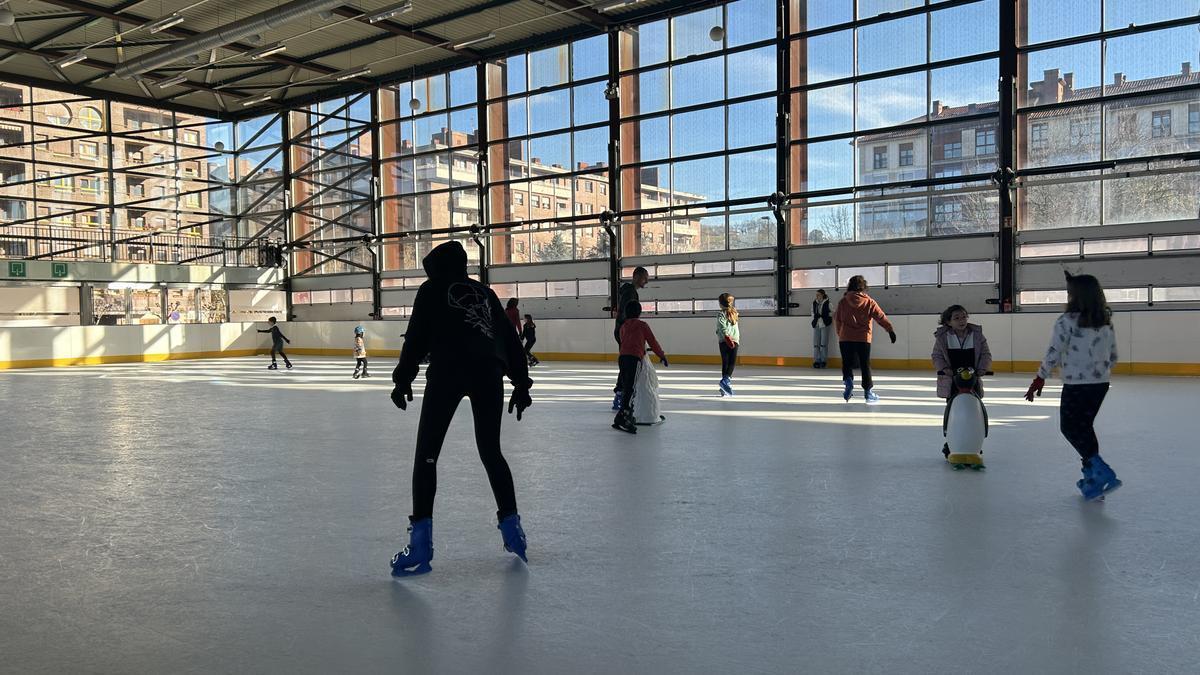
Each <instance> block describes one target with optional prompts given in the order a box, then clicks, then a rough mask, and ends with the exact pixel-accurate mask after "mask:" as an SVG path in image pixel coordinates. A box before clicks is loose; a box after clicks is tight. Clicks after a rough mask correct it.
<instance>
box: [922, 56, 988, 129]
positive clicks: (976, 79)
mask: <svg viewBox="0 0 1200 675" xmlns="http://www.w3.org/2000/svg"><path fill="white" fill-rule="evenodd" d="M998 68H999V62H998V61H996V60H995V59H990V60H987V61H977V62H975V63H965V64H963V65H961V66H952V67H950V68H938V69H936V70H934V71H933V72H932V73H930V87H931V88H930V92H929V98H930V99H932V101H931V103H930V104H929V105H930V114H931V116H932V119H935V120H937V119H945V118H947V117H957V116H959V115H974V114H977V113H984V112H991V113H995V112H996V111H998V110H999V108H1000V104H999V95H998V93H997V91H996V82H997V80H998V79H999V70H998Z"/></svg>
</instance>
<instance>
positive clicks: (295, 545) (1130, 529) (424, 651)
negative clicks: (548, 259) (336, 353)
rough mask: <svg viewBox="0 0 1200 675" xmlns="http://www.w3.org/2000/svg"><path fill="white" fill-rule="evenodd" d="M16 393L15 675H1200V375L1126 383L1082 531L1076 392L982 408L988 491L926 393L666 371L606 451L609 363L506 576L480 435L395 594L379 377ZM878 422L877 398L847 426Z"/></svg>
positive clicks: (529, 494)
mask: <svg viewBox="0 0 1200 675" xmlns="http://www.w3.org/2000/svg"><path fill="white" fill-rule="evenodd" d="M298 362H299V367H298V368H297V369H296V370H294V371H291V372H288V371H279V372H268V371H266V370H264V369H263V366H264V365H265V362H264V360H263V359H261V358H255V359H233V360H221V361H190V362H174V363H166V364H146V365H122V366H105V367H94V368H72V369H48V370H28V371H10V372H4V373H0V403H2V409H3V411H4V416H3V419H4V423H3V427H4V428H3V432H2V434H0V439H2V442H0V513H2V514H3V517H2V518H0V607H2V608H3V611H0V655H2V656H0V671H4V672H14V673H38V672H44V673H64V672H89V673H91V672H95V673H161V672H173V673H218V672H229V673H235V672H236V673H245V672H255V673H285V672H286V673H331V672H346V673H349V672H354V673H376V672H378V673H398V672H403V673H426V672H433V673H463V672H480V673H484V672H486V673H519V672H529V673H631V672H636V673H783V672H811V673H877V672H878V673H884V672H886V673H966V672H981V673H1019V672H1030V673H1032V672H1055V673H1065V672H1081V673H1082V672H1088V673H1168V672H1195V669H1196V667H1197V663H1198V662H1200V580H1198V579H1197V574H1196V571H1197V559H1198V558H1200V544H1198V543H1197V542H1198V538H1197V534H1198V531H1200V528H1198V527H1197V525H1196V513H1197V510H1198V509H1197V507H1198V506H1200V499H1198V498H1197V490H1196V487H1195V486H1196V477H1197V476H1198V475H1200V455H1198V453H1197V452H1196V438H1197V436H1198V434H1197V431H1198V429H1197V427H1198V425H1197V422H1196V413H1195V411H1196V406H1195V403H1194V401H1195V397H1196V395H1197V393H1200V381H1197V380H1193V379H1142V378H1122V379H1118V380H1117V381H1116V383H1115V385H1114V387H1113V390H1112V393H1111V394H1110V397H1109V400H1108V402H1107V404H1106V406H1105V408H1104V411H1103V412H1102V415H1101V419H1100V422H1099V425H1098V427H1099V431H1100V434H1101V439H1102V444H1103V448H1104V455H1105V456H1106V458H1107V459H1108V460H1109V462H1110V463H1111V464H1112V465H1113V467H1114V468H1115V469H1116V470H1117V472H1118V473H1119V474H1120V476H1121V477H1122V478H1123V479H1124V480H1125V487H1124V488H1123V489H1122V490H1121V491H1119V492H1117V493H1116V494H1114V495H1113V496H1112V497H1110V498H1109V500H1108V501H1107V503H1104V504H1096V503H1084V502H1082V501H1081V499H1080V498H1079V495H1078V493H1077V492H1076V490H1075V487H1074V482H1075V480H1076V478H1077V477H1078V471H1079V470H1078V462H1077V460H1076V459H1075V458H1074V455H1073V452H1072V451H1071V450H1070V449H1069V448H1068V446H1067V445H1066V443H1065V442H1064V441H1063V440H1062V439H1061V437H1060V436H1059V434H1058V432H1057V421H1056V413H1057V407H1056V406H1057V394H1058V389H1057V387H1054V388H1049V387H1048V388H1047V396H1046V397H1045V398H1044V399H1042V400H1041V401H1039V403H1038V404H1036V405H1034V404H1026V403H1024V401H1021V400H1020V395H1021V393H1022V392H1023V391H1024V389H1025V386H1026V383H1027V378H1026V377H1025V376H1019V377H1018V376H1000V377H996V378H993V380H992V384H991V386H990V387H989V390H988V392H989V397H988V403H989V412H990V414H991V416H992V421H993V424H994V426H993V433H992V437H991V439H990V440H989V442H988V446H987V453H986V456H987V459H988V470H987V471H986V472H984V473H973V472H954V471H953V470H951V469H950V468H949V467H947V466H946V465H945V464H944V463H943V461H942V458H941V454H940V452H939V448H940V446H941V437H940V421H941V410H942V408H941V403H940V402H939V401H938V400H937V399H935V398H934V397H933V395H932V378H930V377H927V376H925V375H922V374H918V373H885V374H882V375H881V376H880V377H879V383H878V391H879V392H880V394H881V395H882V396H884V402H883V404H881V405H879V406H877V407H871V408H868V407H866V406H865V405H863V404H862V403H861V402H854V403H850V404H844V403H843V402H842V401H841V399H840V398H839V393H838V379H839V376H838V374H837V373H836V372H832V371H825V372H820V371H808V370H792V369H764V368H742V369H740V370H739V373H738V377H737V379H736V381H735V386H736V387H737V390H738V394H739V395H738V397H737V398H736V399H734V400H722V399H719V398H717V397H716V396H715V393H716V382H715V380H716V376H715V375H714V373H713V370H712V369H711V368H704V367H687V366H677V367H675V368H671V369H670V370H667V371H662V370H660V371H659V372H660V377H661V379H662V383H663V387H664V391H663V402H662V405H663V410H664V412H665V414H666V415H667V417H668V419H667V421H666V423H665V424H663V425H661V426H659V427H654V428H649V429H645V430H643V431H642V432H641V433H640V434H639V435H638V436H636V437H631V436H628V435H625V434H622V433H619V432H616V431H613V430H612V429H610V428H609V426H608V425H609V424H610V422H611V419H612V418H611V413H610V412H609V411H608V404H609V400H610V398H611V394H610V389H611V385H612V381H613V379H614V371H613V369H612V368H609V367H607V366H602V365H579V364H546V365H544V366H541V367H539V368H537V369H535V371H534V374H533V375H534V377H535V378H536V380H537V384H536V386H535V388H534V392H533V393H534V398H535V404H534V407H533V408H531V409H530V410H529V414H528V417H526V419H525V420H524V421H522V422H520V423H516V421H515V419H514V418H511V417H508V418H506V421H505V427H504V441H505V444H506V446H505V447H506V454H507V456H508V458H509V461H510V463H511V465H512V467H513V473H514V474H515V476H516V486H517V497H518V502H519V504H520V507H521V512H522V516H523V520H524V523H525V527H526V531H527V532H528V535H529V547H530V548H529V559H530V563H529V566H528V568H526V567H525V566H524V565H522V564H521V563H520V562H519V561H517V560H516V559H515V558H514V557H513V556H511V555H510V554H507V553H505V552H504V551H503V550H502V548H501V542H500V535H499V533H498V532H497V530H496V529H495V522H494V508H495V505H494V503H493V501H492V497H491V494H490V491H489V490H488V486H487V481H486V479H485V477H484V473H483V470H482V467H481V466H480V465H479V462H478V459H477V458H476V456H475V451H474V444H473V439H472V436H471V428H470V422H469V420H470V416H469V414H467V413H468V411H467V409H466V405H465V404H464V406H463V407H462V408H460V414H459V416H458V418H457V420H456V423H455V425H454V426H453V427H452V429H451V432H450V437H449V439H448V442H447V447H446V449H445V451H444V452H443V455H442V460H441V463H440V469H439V473H440V475H441V484H440V486H439V492H438V503H437V508H436V512H435V519H434V520H435V528H434V541H435V546H436V550H437V557H436V559H435V560H434V563H433V567H434V571H433V573H432V574H430V575H427V576H424V577H417V578H410V579H407V580H404V581H401V582H396V581H393V580H392V579H391V578H390V576H389V575H388V571H389V568H388V564H387V563H388V559H389V558H390V556H391V555H392V553H393V552H394V551H395V550H396V549H397V548H398V547H399V546H401V545H402V542H403V541H404V526H405V516H406V515H407V514H408V513H409V506H410V503H409V475H410V470H411V464H410V463H411V454H412V448H413V441H414V433H415V425H416V420H417V415H418V413H417V411H416V410H413V409H410V410H409V411H408V412H407V413H401V412H399V411H397V410H395V409H394V408H393V407H392V406H391V403H390V402H389V400H388V397H387V393H388V389H389V387H390V382H389V377H388V376H389V374H390V370H391V366H392V365H393V363H392V362H391V360H384V359H376V360H375V365H376V368H377V376H376V378H374V379H372V380H369V381H358V382H355V381H352V380H350V379H349V377H348V375H349V371H350V369H351V366H352V363H351V362H350V361H348V360H345V359H337V360H333V359H314V358H304V357H301V358H299V359H298ZM860 400H861V399H860Z"/></svg>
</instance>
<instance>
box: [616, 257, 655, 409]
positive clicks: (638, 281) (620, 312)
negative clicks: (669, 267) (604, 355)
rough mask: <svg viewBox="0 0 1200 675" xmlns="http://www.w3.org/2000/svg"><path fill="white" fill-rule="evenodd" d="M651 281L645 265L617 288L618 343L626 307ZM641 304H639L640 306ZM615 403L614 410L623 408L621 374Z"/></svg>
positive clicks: (634, 271)
mask: <svg viewBox="0 0 1200 675" xmlns="http://www.w3.org/2000/svg"><path fill="white" fill-rule="evenodd" d="M648 283H650V271H649V270H647V269H646V268H645V267H638V268H637V269H635V270H633V279H632V280H631V281H627V282H625V283H623V284H621V286H620V288H618V289H617V304H616V306H615V307H613V315H614V316H615V317H616V320H617V325H616V327H615V328H613V338H615V339H616V341H617V344H618V345H619V344H621V326H622V325H624V324H625V321H626V319H628V318H629V317H628V316H626V313H625V308H626V307H628V306H629V303H631V302H638V301H639V300H638V289H639V288H645V287H646V284H648ZM640 307H641V305H639V308H640ZM613 394H615V396H613V403H612V409H613V410H614V411H616V410H620V409H621V381H620V376H618V377H617V386H615V387H613Z"/></svg>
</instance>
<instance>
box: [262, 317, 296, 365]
mask: <svg viewBox="0 0 1200 675" xmlns="http://www.w3.org/2000/svg"><path fill="white" fill-rule="evenodd" d="M267 323H269V324H271V327H270V328H268V329H266V330H260V331H258V332H260V333H270V334H271V365H269V366H267V370H279V364H278V363H276V361H275V354H276V353H278V354H279V355H280V356H282V357H283V362H284V364H286V365H287V367H288V369H289V370H290V369H291V367H292V362H291V361H288V357H287V354H284V353H283V343H285V342H286V343H288V344H292V341H291V340H289V339H287V338H286V337H284V335H283V333H282V332H280V330H279V326H277V325H275V324H276V321H275V317H271V318H269V319H267Z"/></svg>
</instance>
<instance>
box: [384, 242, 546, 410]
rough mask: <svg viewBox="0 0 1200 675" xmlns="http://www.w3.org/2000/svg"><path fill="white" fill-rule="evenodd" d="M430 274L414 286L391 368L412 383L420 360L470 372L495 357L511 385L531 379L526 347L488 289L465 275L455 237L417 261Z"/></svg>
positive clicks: (397, 376)
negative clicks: (401, 342)
mask: <svg viewBox="0 0 1200 675" xmlns="http://www.w3.org/2000/svg"><path fill="white" fill-rule="evenodd" d="M422 265H424V267H425V273H426V274H427V275H428V276H429V279H428V280H427V281H426V282H425V283H423V284H421V288H420V289H418V290H417V298H416V300H415V301H414V302H413V309H412V315H411V316H410V317H409V320H408V329H407V330H406V332H405V335H404V347H403V349H401V350H400V363H399V364H398V365H397V366H396V370H395V372H393V373H392V381H393V382H395V383H396V384H411V383H412V381H413V380H414V379H416V377H417V370H418V368H419V367H420V364H421V360H422V359H423V358H425V356H426V355H428V356H429V362H430V364H431V365H437V368H436V370H441V369H442V368H445V367H449V368H453V369H454V370H457V371H459V372H467V373H469V372H472V371H475V370H478V369H479V368H480V367H486V366H488V365H490V364H491V362H492V361H493V360H495V361H499V362H500V365H501V368H502V369H503V370H504V373H505V374H506V375H508V378H509V379H510V380H512V383H513V385H514V386H518V387H520V386H526V387H528V386H529V385H531V384H533V381H532V380H530V379H529V365H528V363H527V362H526V360H525V350H524V349H523V348H522V347H521V342H520V340H519V339H518V338H517V332H516V331H514V330H513V329H512V324H510V323H509V322H508V317H507V316H505V314H504V307H503V306H501V304H500V299H499V298H497V297H496V294H495V292H493V291H492V289H490V288H488V287H487V286H484V285H483V284H481V283H479V282H478V281H475V280H474V279H471V278H469V277H467V252H466V250H464V249H463V247H462V244H460V243H458V242H457V241H448V242H446V243H444V244H441V245H440V246H438V247H436V248H434V249H433V250H432V251H430V252H429V255H427V256H425V259H424V260H423V261H422Z"/></svg>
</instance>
